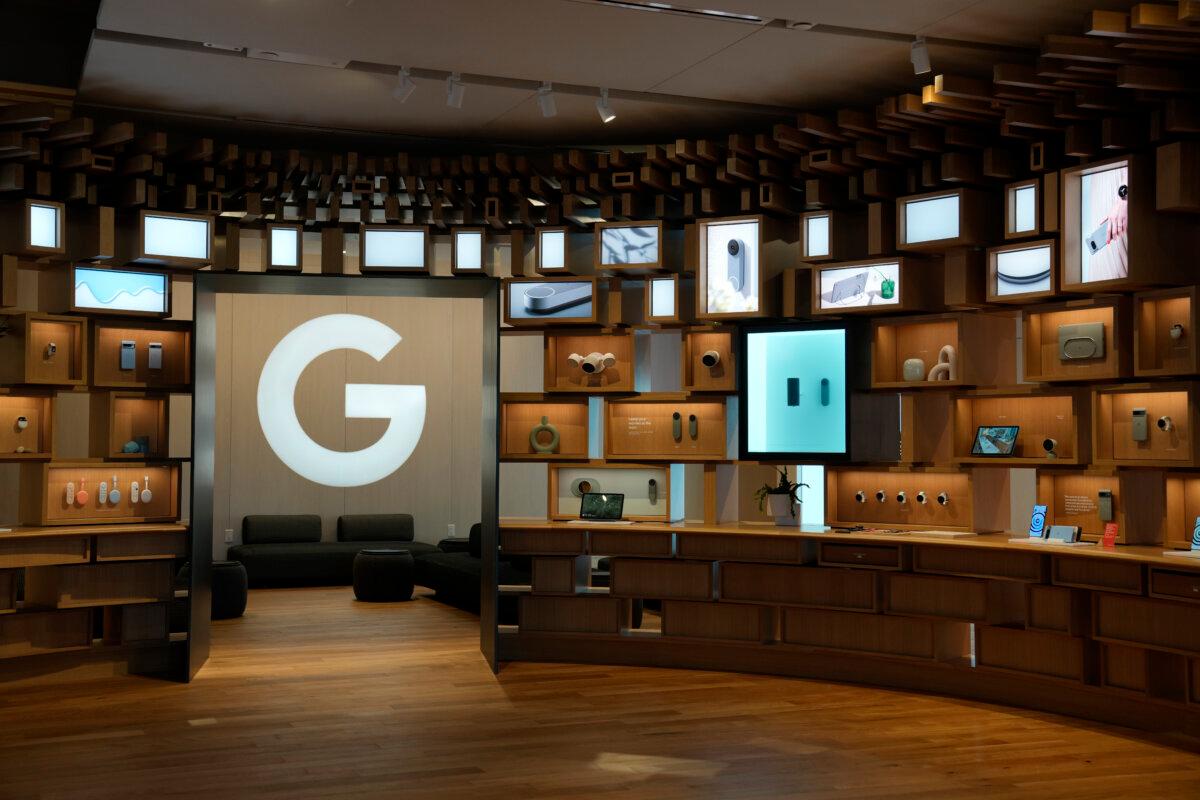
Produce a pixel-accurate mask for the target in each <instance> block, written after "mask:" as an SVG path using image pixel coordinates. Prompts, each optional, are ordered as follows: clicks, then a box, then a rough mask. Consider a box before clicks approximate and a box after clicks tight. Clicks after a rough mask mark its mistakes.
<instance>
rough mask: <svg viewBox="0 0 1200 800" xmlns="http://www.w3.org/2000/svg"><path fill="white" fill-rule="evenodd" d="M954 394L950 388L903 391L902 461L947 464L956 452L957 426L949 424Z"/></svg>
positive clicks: (901, 400) (901, 422)
mask: <svg viewBox="0 0 1200 800" xmlns="http://www.w3.org/2000/svg"><path fill="white" fill-rule="evenodd" d="M953 402H954V395H953V394H952V393H950V392H901V394H900V458H899V459H898V460H899V462H900V463H901V464H906V465H910V466H911V465H915V464H932V465H948V464H949V463H950V459H951V457H952V456H953V453H954V430H953V427H952V426H951V425H950V424H948V422H949V420H950V408H951V405H952V404H953Z"/></svg>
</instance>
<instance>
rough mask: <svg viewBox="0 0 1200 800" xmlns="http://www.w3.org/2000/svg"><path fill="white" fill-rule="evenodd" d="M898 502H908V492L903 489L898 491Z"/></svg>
mask: <svg viewBox="0 0 1200 800" xmlns="http://www.w3.org/2000/svg"><path fill="white" fill-rule="evenodd" d="M896 502H897V503H900V504H901V505H903V504H904V503H907V502H908V492H906V491H904V490H903V489H901V490H900V491H898V492H896Z"/></svg>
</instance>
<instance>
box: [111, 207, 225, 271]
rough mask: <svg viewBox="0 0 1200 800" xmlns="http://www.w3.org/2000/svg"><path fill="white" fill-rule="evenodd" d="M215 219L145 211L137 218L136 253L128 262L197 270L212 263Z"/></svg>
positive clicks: (194, 215)
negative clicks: (137, 245)
mask: <svg viewBox="0 0 1200 800" xmlns="http://www.w3.org/2000/svg"><path fill="white" fill-rule="evenodd" d="M213 227H214V226H213V218H212V217H208V216H204V215H202V214H168V213H165V212H161V211H146V210H142V211H140V212H139V214H138V244H139V247H138V249H137V252H135V253H134V254H133V255H134V257H133V258H130V259H129V260H130V261H132V262H135V263H138V264H161V265H164V266H172V267H187V268H198V267H202V266H205V265H207V264H209V263H211V262H212V253H213Z"/></svg>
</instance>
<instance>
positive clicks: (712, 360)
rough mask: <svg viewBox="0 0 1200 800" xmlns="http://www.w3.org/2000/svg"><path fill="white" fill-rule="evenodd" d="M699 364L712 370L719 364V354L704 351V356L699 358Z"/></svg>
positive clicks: (712, 351)
mask: <svg viewBox="0 0 1200 800" xmlns="http://www.w3.org/2000/svg"><path fill="white" fill-rule="evenodd" d="M700 363H701V364H703V365H704V366H706V367H708V368H709V369H712V368H713V367H715V366H716V365H717V364H720V363H721V354H720V353H718V352H717V351H716V350H705V351H704V355H702V356H700Z"/></svg>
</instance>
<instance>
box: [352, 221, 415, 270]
mask: <svg viewBox="0 0 1200 800" xmlns="http://www.w3.org/2000/svg"><path fill="white" fill-rule="evenodd" d="M358 246H359V269H360V270H361V271H363V272H371V271H377V272H405V271H407V272H427V271H428V270H429V229H428V228H426V227H425V226H424V225H370V224H363V225H362V226H360V229H359V237H358Z"/></svg>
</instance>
